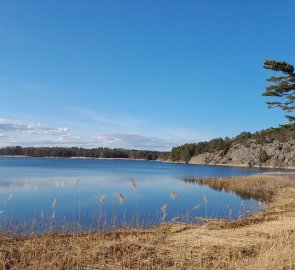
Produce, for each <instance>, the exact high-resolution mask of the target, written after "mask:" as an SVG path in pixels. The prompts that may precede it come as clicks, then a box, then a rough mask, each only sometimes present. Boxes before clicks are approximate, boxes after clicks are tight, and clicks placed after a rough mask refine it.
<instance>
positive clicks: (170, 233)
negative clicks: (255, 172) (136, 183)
mask: <svg viewBox="0 0 295 270" xmlns="http://www.w3.org/2000/svg"><path fill="white" fill-rule="evenodd" d="M202 184H204V185H209V186H211V187H213V188H216V189H225V190H227V191H233V192H237V193H243V194H244V195H245V196H253V197H255V198H257V199H259V200H263V201H266V202H267V203H268V208H267V209H266V210H265V211H264V212H262V213H258V214H255V215H253V216H251V217H249V218H247V219H240V220H237V221H224V220H210V221H209V222H208V223H206V224H204V225H185V224H176V225H175V224H174V225H167V224H166V225H162V226H160V227H157V228H153V229H146V230H144V229H120V230H113V231H108V232H101V233H91V234H80V235H43V236H34V237H21V238H18V237H7V236H1V237H0V246H1V250H0V267H1V268H2V269H246V270H247V269H295V252H294V251H295V177H294V176H285V177H282V176H268V175H261V176H248V177H238V178H229V179H207V180H202Z"/></svg>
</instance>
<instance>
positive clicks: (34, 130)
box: [0, 119, 70, 135]
mask: <svg viewBox="0 0 295 270" xmlns="http://www.w3.org/2000/svg"><path fill="white" fill-rule="evenodd" d="M69 131H70V130H69V128H67V127H60V128H52V127H49V126H44V125H41V124H39V123H24V122H21V121H19V120H10V119H0V132H2V134H3V132H26V133H31V134H44V135H55V134H67V133H68V132H69Z"/></svg>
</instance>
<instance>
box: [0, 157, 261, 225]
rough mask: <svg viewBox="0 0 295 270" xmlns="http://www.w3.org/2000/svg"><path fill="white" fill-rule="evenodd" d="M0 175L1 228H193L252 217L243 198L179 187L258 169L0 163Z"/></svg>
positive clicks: (250, 202) (197, 187)
mask: <svg viewBox="0 0 295 270" xmlns="http://www.w3.org/2000/svg"><path fill="white" fill-rule="evenodd" d="M0 170H1V175H0V211H3V212H0V213H2V214H1V215H0V223H1V220H2V221H3V219H4V217H5V218H7V219H9V220H11V219H13V220H21V221H25V222H27V223H28V222H31V221H32V220H39V221H38V222H39V223H41V221H42V222H43V223H45V221H46V222H47V224H51V223H55V224H56V223H58V222H60V223H62V222H65V223H67V224H77V223H79V226H81V227H83V226H84V227H85V228H86V227H88V228H89V226H92V227H95V226H97V225H99V226H100V227H107V226H109V224H111V223H112V224H116V225H119V224H123V223H124V222H125V223H128V224H144V225H146V224H152V223H157V222H162V221H165V222H174V221H175V222H176V221H182V222H196V220H197V219H200V218H202V217H210V218H227V219H235V218H238V217H240V216H241V215H242V214H243V213H244V212H245V211H246V210H249V211H255V210H257V203H256V201H255V200H253V199H251V198H250V197H249V196H243V195H242V196H241V194H238V193H237V194H238V195H239V196H237V195H236V194H234V193H232V192H228V191H229V190H226V189H221V188H216V189H215V190H214V189H212V188H210V187H208V186H206V185H204V184H203V185H202V184H199V183H198V185H194V186H192V185H185V184H184V183H193V184H197V181H196V180H197V177H204V176H212V177H216V176H232V175H247V174H252V173H254V172H255V173H257V172H260V170H259V169H249V170H247V169H244V168H242V169H241V168H227V167H212V166H200V165H186V164H167V163H159V162H149V161H118V160H108V161H106V160H70V159H58V160H55V159H25V158H24V159H22V158H18V159H1V158H0ZM262 172H263V171H262ZM180 179H181V180H180ZM10 194H13V196H12V197H10V199H9V196H10ZM8 199H9V200H8ZM53 202H55V203H54V207H52V206H53ZM38 222H37V221H36V224H38Z"/></svg>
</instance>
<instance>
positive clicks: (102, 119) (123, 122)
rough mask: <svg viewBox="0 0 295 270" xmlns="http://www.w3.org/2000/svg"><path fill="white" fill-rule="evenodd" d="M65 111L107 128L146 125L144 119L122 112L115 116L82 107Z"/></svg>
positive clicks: (67, 107) (70, 107)
mask: <svg viewBox="0 0 295 270" xmlns="http://www.w3.org/2000/svg"><path fill="white" fill-rule="evenodd" d="M64 109H65V110H66V111H68V112H70V113H71V114H74V115H76V116H77V117H80V118H84V119H87V121H92V122H94V123H98V124H102V125H105V126H106V127H116V128H118V127H121V126H125V127H126V126H127V127H134V126H138V125H141V124H144V123H145V121H143V120H142V119H138V118H136V117H133V116H130V115H126V114H123V113H120V112H118V113H116V114H115V115H110V114H106V113H102V112H99V111H95V110H90V109H88V108H82V107H73V106H65V107H64Z"/></svg>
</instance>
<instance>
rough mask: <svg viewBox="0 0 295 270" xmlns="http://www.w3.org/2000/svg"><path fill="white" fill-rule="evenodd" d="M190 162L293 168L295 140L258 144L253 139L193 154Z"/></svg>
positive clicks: (294, 162) (294, 163)
mask: <svg viewBox="0 0 295 270" xmlns="http://www.w3.org/2000/svg"><path fill="white" fill-rule="evenodd" d="M189 163H191V164H210V165H229V166H247V167H278V168H279V167H289V168H295V140H291V141H288V142H279V141H276V140H274V141H272V142H269V143H264V144H259V143H257V142H256V141H255V140H249V141H247V143H243V144H235V145H233V146H231V147H230V148H229V150H228V151H224V150H222V151H216V152H212V153H208V152H207V153H203V154H200V155H196V156H193V157H192V158H191V159H190V161H189Z"/></svg>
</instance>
